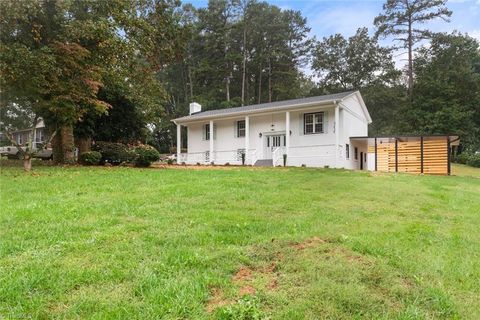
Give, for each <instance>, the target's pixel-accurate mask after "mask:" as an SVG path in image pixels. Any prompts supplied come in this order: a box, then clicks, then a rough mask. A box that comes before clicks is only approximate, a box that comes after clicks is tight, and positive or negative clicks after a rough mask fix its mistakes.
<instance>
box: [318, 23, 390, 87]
mask: <svg viewBox="0 0 480 320" xmlns="http://www.w3.org/2000/svg"><path fill="white" fill-rule="evenodd" d="M312 68H313V70H315V72H316V73H317V76H318V77H319V78H320V85H321V86H324V87H339V89H341V90H360V89H363V88H365V87H367V86H370V85H372V84H374V83H378V84H380V83H381V84H393V83H395V81H396V80H397V79H398V76H399V74H398V71H397V70H395V65H394V63H393V60H392V55H391V50H389V49H387V48H384V47H381V46H380V45H379V44H378V41H377V39H376V38H375V37H373V38H371V37H369V35H368V29H367V28H359V29H358V30H357V32H356V34H355V35H354V36H352V37H350V38H349V39H348V40H347V39H345V38H344V37H343V36H342V35H341V34H336V35H333V36H330V37H329V38H324V39H323V41H322V42H319V43H318V44H317V46H316V48H315V50H314V53H313V62H312Z"/></svg>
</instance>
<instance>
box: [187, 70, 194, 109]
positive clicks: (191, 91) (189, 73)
mask: <svg viewBox="0 0 480 320" xmlns="http://www.w3.org/2000/svg"><path fill="white" fill-rule="evenodd" d="M188 82H189V83H190V102H193V82H192V68H190V66H188Z"/></svg>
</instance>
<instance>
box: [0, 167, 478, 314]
mask: <svg viewBox="0 0 480 320" xmlns="http://www.w3.org/2000/svg"><path fill="white" fill-rule="evenodd" d="M0 179H1V180H0V182H1V185H0V186H1V200H0V205H1V206H0V209H1V214H0V318H2V319H3V318H5V319H10V318H27V317H28V318H40V319H42V318H62V319H63V318H85V319H255V318H259V319H261V318H270V319H322V318H324V319H352V318H354V319H359V318H367V319H379V318H383V319H433V318H435V319H437V318H439V319H442V318H443V319H456V318H458V319H461V318H462V319H479V318H480V232H479V230H480V179H478V178H474V177H460V176H451V177H434V176H412V175H404V174H398V175H395V174H370V173H367V172H351V171H345V170H332V169H330V170H329V169H310V168H291V169H285V168H280V169H272V168H266V169H252V168H228V169H218V170H217V169H213V170H190V169H184V170H182V169H134V168H101V167H99V168H83V167H71V168H60V167H58V168H57V167H51V168H49V167H42V168H35V169H34V171H33V172H31V173H24V172H22V171H21V169H20V168H3V169H2V170H1V174H0Z"/></svg>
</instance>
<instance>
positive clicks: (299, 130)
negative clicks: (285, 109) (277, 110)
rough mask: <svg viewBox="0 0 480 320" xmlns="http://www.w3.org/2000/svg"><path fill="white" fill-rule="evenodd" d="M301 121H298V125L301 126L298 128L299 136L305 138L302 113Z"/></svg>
mask: <svg viewBox="0 0 480 320" xmlns="http://www.w3.org/2000/svg"><path fill="white" fill-rule="evenodd" d="M299 118H300V119H299V121H298V125H299V128H298V134H299V135H301V136H303V118H304V116H303V113H300V114H299Z"/></svg>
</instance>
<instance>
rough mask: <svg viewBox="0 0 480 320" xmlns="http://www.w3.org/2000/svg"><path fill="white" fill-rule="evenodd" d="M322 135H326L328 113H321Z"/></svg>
mask: <svg viewBox="0 0 480 320" xmlns="http://www.w3.org/2000/svg"><path fill="white" fill-rule="evenodd" d="M323 133H328V112H327V111H325V112H324V113H323Z"/></svg>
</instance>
